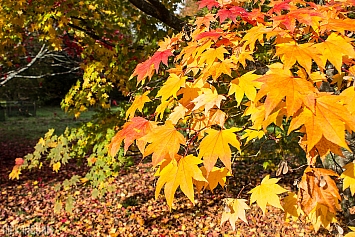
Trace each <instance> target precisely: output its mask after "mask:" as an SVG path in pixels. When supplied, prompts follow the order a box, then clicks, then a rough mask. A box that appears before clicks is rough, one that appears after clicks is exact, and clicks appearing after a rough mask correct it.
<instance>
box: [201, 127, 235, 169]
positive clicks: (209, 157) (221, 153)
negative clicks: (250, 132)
mask: <svg viewBox="0 0 355 237" xmlns="http://www.w3.org/2000/svg"><path fill="white" fill-rule="evenodd" d="M236 131H238V129H237V128H230V129H225V130H220V131H217V130H214V129H208V130H207V131H206V133H207V134H208V135H207V136H206V137H204V138H203V139H202V141H201V143H200V146H199V149H200V152H199V155H198V157H199V158H201V157H203V164H204V166H205V168H206V170H207V174H208V173H209V172H210V171H211V170H212V169H213V167H214V165H215V164H216V162H217V159H218V158H220V159H221V161H222V162H223V164H224V165H225V166H226V168H227V169H228V170H230V171H231V170H232V169H231V149H230V147H229V144H231V145H232V146H234V147H235V148H237V149H238V150H240V142H239V141H238V139H237V135H236V134H235V133H234V132H236Z"/></svg>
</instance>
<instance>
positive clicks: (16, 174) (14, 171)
mask: <svg viewBox="0 0 355 237" xmlns="http://www.w3.org/2000/svg"><path fill="white" fill-rule="evenodd" d="M20 174H21V171H20V169H19V166H18V165H15V166H14V168H12V171H11V173H10V174H9V178H10V179H15V178H16V179H20Z"/></svg>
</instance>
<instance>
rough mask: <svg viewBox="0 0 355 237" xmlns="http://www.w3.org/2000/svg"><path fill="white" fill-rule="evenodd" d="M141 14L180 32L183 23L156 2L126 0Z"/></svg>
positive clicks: (149, 0)
mask: <svg viewBox="0 0 355 237" xmlns="http://www.w3.org/2000/svg"><path fill="white" fill-rule="evenodd" d="M128 1H129V2H130V3H132V4H133V5H134V6H136V7H137V8H138V9H139V10H141V11H142V12H144V13H146V14H148V15H150V16H152V17H154V18H156V19H158V20H160V21H161V22H163V23H165V24H166V25H168V26H170V27H171V28H173V29H175V30H177V31H181V30H182V27H183V26H184V24H185V22H184V21H183V20H181V19H180V18H178V17H177V16H176V15H175V14H174V13H173V12H171V11H169V10H168V9H167V8H166V7H165V6H164V5H163V4H162V3H161V2H160V1H158V0H128Z"/></svg>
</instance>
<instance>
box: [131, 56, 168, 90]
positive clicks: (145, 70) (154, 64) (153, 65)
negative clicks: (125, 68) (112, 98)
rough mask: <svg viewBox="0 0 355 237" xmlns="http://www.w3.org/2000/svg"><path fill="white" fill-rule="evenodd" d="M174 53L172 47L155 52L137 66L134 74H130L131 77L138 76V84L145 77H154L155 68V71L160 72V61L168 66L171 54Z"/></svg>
mask: <svg viewBox="0 0 355 237" xmlns="http://www.w3.org/2000/svg"><path fill="white" fill-rule="evenodd" d="M173 55H174V54H173V53H172V52H171V49H165V50H162V51H157V52H155V53H154V55H153V56H152V57H151V58H149V59H147V60H146V61H144V62H142V63H139V64H138V65H137V66H136V68H135V69H134V71H133V73H132V75H131V76H130V79H132V78H133V77H135V76H137V84H138V83H139V82H141V81H143V80H145V78H147V77H148V79H150V78H152V76H153V74H154V69H155V72H156V73H158V71H159V66H160V63H163V64H165V65H166V66H168V58H169V56H173Z"/></svg>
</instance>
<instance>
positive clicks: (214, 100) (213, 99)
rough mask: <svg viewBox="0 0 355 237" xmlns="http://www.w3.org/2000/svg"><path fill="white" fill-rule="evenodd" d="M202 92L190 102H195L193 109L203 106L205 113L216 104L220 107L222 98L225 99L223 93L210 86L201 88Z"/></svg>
mask: <svg viewBox="0 0 355 237" xmlns="http://www.w3.org/2000/svg"><path fill="white" fill-rule="evenodd" d="M201 91H202V94H201V95H199V96H198V97H197V98H195V99H193V100H192V101H191V102H193V103H196V104H195V107H194V108H193V110H196V109H199V108H200V107H201V106H204V107H205V113H206V114H207V113H208V111H209V110H210V109H211V108H212V107H213V106H217V107H218V108H220V105H221V102H222V100H225V99H226V97H224V96H223V95H219V94H218V93H217V90H216V89H214V88H212V90H211V89H209V88H202V89H201Z"/></svg>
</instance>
